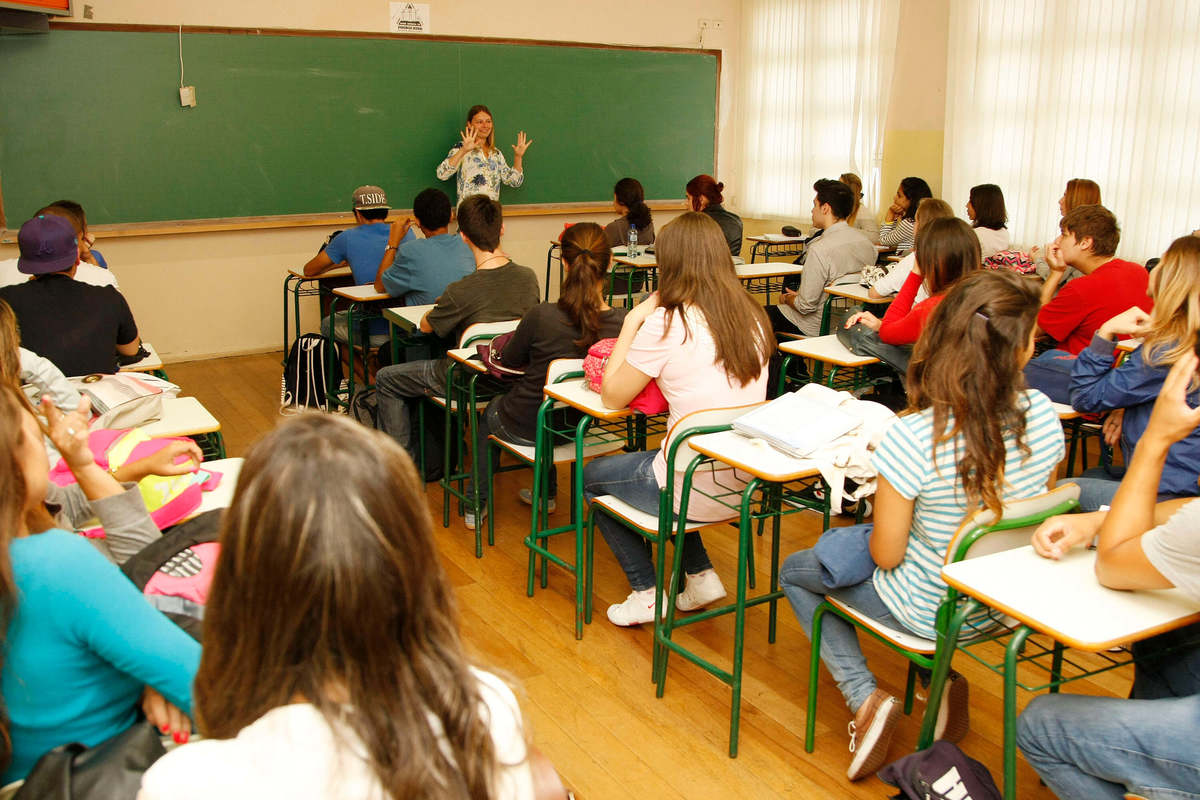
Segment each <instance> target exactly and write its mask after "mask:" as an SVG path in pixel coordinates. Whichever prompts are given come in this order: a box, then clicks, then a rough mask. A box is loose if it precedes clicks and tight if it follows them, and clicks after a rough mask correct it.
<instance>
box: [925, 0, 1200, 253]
mask: <svg viewBox="0 0 1200 800" xmlns="http://www.w3.org/2000/svg"><path fill="white" fill-rule="evenodd" d="M1198 42H1200V3H1197V2H1195V0H1146V2H1140V3H1131V2H1126V0H955V1H954V2H953V3H951V18H950V43H949V63H948V73H949V79H948V85H947V92H946V140H945V156H944V176H943V179H944V180H943V184H944V186H945V187H946V188H945V194H946V196H947V199H948V200H950V202H951V204H952V205H953V206H954V207H955V208H956V209H957V208H961V207H962V205H963V204H965V202H966V199H967V194H968V192H969V190H970V187H971V186H973V185H975V184H979V183H996V184H999V185H1000V187H1001V188H1002V189H1003V190H1004V195H1005V199H1006V201H1007V205H1008V210H1009V230H1010V231H1011V232H1012V238H1013V241H1014V242H1016V243H1022V244H1028V245H1032V244H1042V243H1045V242H1047V241H1049V240H1051V239H1052V238H1053V237H1054V236H1056V235H1057V233H1058V220H1059V211H1058V199H1059V197H1061V196H1062V193H1063V189H1064V188H1065V186H1066V182H1067V181H1068V180H1069V179H1071V178H1089V179H1091V180H1094V181H1096V182H1097V183H1098V184H1099V185H1100V190H1101V197H1102V200H1103V203H1104V205H1105V206H1106V207H1108V208H1109V209H1111V210H1112V211H1113V213H1115V214H1116V215H1117V219H1118V220H1119V221H1120V224H1121V230H1122V234H1121V245H1120V247H1119V248H1118V251H1117V252H1118V254H1119V255H1121V256H1122V257H1124V258H1128V259H1131V260H1137V261H1144V260H1145V259H1147V258H1149V257H1151V256H1156V255H1159V254H1161V253H1162V252H1163V250H1165V249H1166V247H1167V245H1169V244H1170V243H1171V241H1172V240H1173V239H1175V238H1176V237H1178V236H1182V235H1185V234H1187V233H1190V232H1191V231H1192V230H1193V229H1194V228H1197V227H1200V181H1197V158H1198V152H1200V148H1198V147H1197V144H1196V138H1197V132H1198V131H1200V47H1197V43H1198Z"/></svg>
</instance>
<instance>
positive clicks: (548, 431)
mask: <svg viewBox="0 0 1200 800" xmlns="http://www.w3.org/2000/svg"><path fill="white" fill-rule="evenodd" d="M583 375H584V373H583V359H581V358H561V359H556V360H555V361H552V362H550V366H549V368H548V369H547V371H546V385H547V386H550V385H552V384H556V383H561V382H563V381H567V380H576V379H580V378H582V377H583ZM564 407H565V404H563V403H561V402H559V401H555V400H554V399H553V398H549V397H548V398H546V399H545V400H543V401H542V404H541V406H540V407H539V408H538V415H537V437H536V440H535V443H534V444H533V445H532V446H530V445H519V444H514V443H512V442H509V441H505V440H504V439H501V438H499V437H498V436H494V435H493V436H489V437H488V439H489V447H490V448H491V449H494V450H496V451H499V452H504V453H508V454H509V455H511V456H513V457H515V458H516V459H517V463H516V464H515V465H511V466H507V467H498V468H497V467H495V466H494V463H493V459H492V458H489V459H488V460H487V471H488V477H487V480H488V513H487V518H488V541H489V542H491V541H493V540H494V536H495V527H494V526H495V521H494V520H495V514H494V513H493V512H494V510H495V509H494V508H493V505H494V499H493V498H494V497H495V494H494V492H493V478H494V477H495V475H494V473H495V472H507V471H509V470H513V469H524V468H532V469H533V489H532V497H533V508H532V510H531V513H530V523H529V535H528V536H527V537H526V538H525V546H526V547H527V548H529V582H528V586H527V589H526V592H527V594H528V595H529V596H530V597H533V593H534V576H535V573H536V572H537V562H538V561H539V560H540V562H541V564H542V581H541V583H542V587H543V588H544V587H545V586H546V585H547V575H546V564H547V562H549V563H553V564H555V565H556V566H558V567H561V568H562V569H564V570H565V571H566V572H567V573H568V574H570V575H572V576H574V579H575V638H576V639H582V638H583V617H584V613H583V612H584V591H583V590H584V569H583V565H584V554H583V543H584V540H583V537H581V536H578V535H575V536H574V537H573V538H574V540H575V541H574V552H575V559H574V562H570V561H567V560H566V559H565V558H564V557H562V556H559V555H557V554H555V553H554V552H552V551H551V550H550V540H551V539H552V538H553V537H556V536H559V535H561V534H568V533H570V534H577V532H578V526H577V524H576V515H577V514H578V513H579V508H578V504H577V502H576V498H575V491H574V489H575V487H576V485H577V484H579V485H582V484H581V482H580V477H581V476H580V473H579V470H580V469H581V461H580V459H585V458H592V457H594V456H598V455H604V454H606V453H612V452H614V451H616V450H620V449H621V448H622V447H624V446H626V445H628V444H630V441H629V437H628V435H627V431H628V429H627V428H626V427H625V426H623V425H622V426H620V429H619V431H618V430H616V429H614V428H611V427H603V426H601V427H596V428H592V427H591V426H590V425H589V429H588V430H587V431H586V432H585V436H584V437H583V438H582V439H580V440H579V445H578V446H576V442H575V441H573V440H565V436H564V434H565V433H566V431H558V430H556V429H555V428H556V426H555V424H554V423H553V422H552V416H553V415H554V413H555V412H556V411H560V410H561V409H563V408H564ZM581 422H583V420H581ZM572 427H573V426H572ZM568 463H569V464H570V465H571V487H572V491H571V522H570V523H569V524H567V525H560V526H557V527H553V528H551V527H549V508H548V506H549V500H550V498H549V492H548V491H547V486H548V483H549V471H550V470H552V469H555V468H556V467H557V466H558V465H559V464H568Z"/></svg>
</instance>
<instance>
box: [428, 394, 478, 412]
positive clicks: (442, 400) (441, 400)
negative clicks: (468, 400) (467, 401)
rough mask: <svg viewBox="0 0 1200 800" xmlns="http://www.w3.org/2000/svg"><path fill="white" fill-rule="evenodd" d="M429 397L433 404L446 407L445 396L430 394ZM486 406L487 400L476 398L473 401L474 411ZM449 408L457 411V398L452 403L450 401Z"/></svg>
mask: <svg viewBox="0 0 1200 800" xmlns="http://www.w3.org/2000/svg"><path fill="white" fill-rule="evenodd" d="M429 399H430V400H432V401H433V402H434V404H435V405H438V406H441V407H442V408H445V407H446V398H444V397H441V396H440V395H431V396H430V397H429ZM487 406H488V401H487V400H476V401H475V410H476V411H483V410H484V409H486V408H487ZM450 410H451V411H454V412H457V411H458V401H457V400H455V401H454V402H453V403H450Z"/></svg>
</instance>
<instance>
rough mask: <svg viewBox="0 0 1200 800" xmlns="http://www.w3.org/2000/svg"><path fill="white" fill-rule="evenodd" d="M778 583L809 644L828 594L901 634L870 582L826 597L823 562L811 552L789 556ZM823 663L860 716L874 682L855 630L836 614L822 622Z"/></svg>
mask: <svg viewBox="0 0 1200 800" xmlns="http://www.w3.org/2000/svg"><path fill="white" fill-rule="evenodd" d="M779 582H780V584H781V587H782V589H783V593H784V594H786V595H787V599H788V602H790V603H791V604H792V610H793V611H794V612H796V617H797V619H799V620H800V627H801V628H803V629H804V632H805V633H806V634H807V635H808V637H809V638H810V639H811V638H812V619H813V612H814V611H816V610H817V606H818V605H820V604H821V602H822V601H823V600H824V599H825V597H826V595H827V594H828V596H830V597H836V598H838V599H839V600H844V601H845V602H846V603H848V604H850V605H852V606H854V608H856V609H858V610H859V611H860V612H862V613H863V614H865V615H867V616H868V617H870V618H871V619H874V620H878V621H879V622H881V623H883V624H884V625H887V626H888V627H892V628H898V629H900V630H904V626H903V625H902V624H901V623H900V621H899V620H897V619H896V618H895V617H893V616H892V612H891V611H889V610H888V607H887V606H886V605H885V604H884V602H883V599H882V598H881V597H880V596H879V593H878V592H877V591H875V584H874V582H873V581H872V580H866V581H863V582H862V583H859V584H856V585H854V586H845V587H842V588H840V589H834V590H832V591H828V592H827V591H826V589H825V586H824V584H823V583H822V582H821V562H820V561H818V560H817V554H816V552H815V551H813V550H811V549H810V550H801V551H799V552H796V553H792V554H791V555H790V556H788V557H787V558H786V559H784V561H783V567H782V568H781V569H780V570H779ZM821 661H823V662H825V666H826V667H827V668H828V669H829V673H830V674H831V675H833V679H834V680H835V681H836V682H837V685H838V689H839V690H840V691H841V693H842V697H844V698H845V699H846V705H847V706H849V707H850V711H851V712H856V711H858V707H859V706H861V705H862V704H863V703H864V702H866V699H867V698H868V697H870V696H871V692H873V691H875V685H876V684H875V676H874V675H873V674H871V670H870V669H868V668H867V659H866V658H865V657H864V656H863V654H862V649H861V648H860V647H859V646H858V633H857V632H856V631H855V630H854V626H853V625H851V624H850V623H849V622H846V621H845V620H844V619H842V618H841V617H839V616H837V615H836V614H826V615H825V617H824V619H823V620H822V621H821Z"/></svg>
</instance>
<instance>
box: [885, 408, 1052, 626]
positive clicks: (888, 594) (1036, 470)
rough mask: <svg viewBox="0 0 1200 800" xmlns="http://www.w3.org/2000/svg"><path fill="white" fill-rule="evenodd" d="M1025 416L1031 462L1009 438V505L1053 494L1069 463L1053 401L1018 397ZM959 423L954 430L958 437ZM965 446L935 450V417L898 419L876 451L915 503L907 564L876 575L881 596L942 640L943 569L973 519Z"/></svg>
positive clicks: (958, 441)
mask: <svg viewBox="0 0 1200 800" xmlns="http://www.w3.org/2000/svg"><path fill="white" fill-rule="evenodd" d="M1018 402H1019V403H1021V404H1022V405H1023V406H1024V408H1025V409H1026V410H1025V436H1024V444H1025V445H1026V446H1027V447H1028V448H1029V455H1028V457H1026V456H1025V454H1024V453H1022V452H1021V450H1020V449H1019V448H1018V447H1017V446H1016V440H1015V437H1013V436H1012V435H1011V434H1005V437H1004V446H1005V458H1004V488H1003V491H1001V493H1000V496H1001V499H1003V500H1009V499H1012V500H1019V499H1023V498H1027V497H1034V496H1036V495H1039V494H1041V493H1042V492H1044V491H1046V484H1047V482H1048V480H1049V478H1050V475H1051V474H1052V473H1053V472H1054V470H1056V469H1057V468H1058V462H1059V461H1061V460H1062V457H1063V450H1064V446H1063V433H1062V424H1061V423H1060V422H1059V420H1058V414H1057V413H1055V411H1054V406H1052V405H1051V404H1050V400H1049V398H1047V397H1046V395H1044V394H1042V393H1041V392H1039V391H1036V390H1033V389H1026V390H1025V391H1024V392H1022V393H1021V396H1020V397H1019V398H1018ZM953 426H954V421H953V420H952V419H951V420H950V421H949V422H948V424H947V430H952V429H953ZM962 455H963V439H962V436H961V435H956V436H954V437H953V438H951V439H945V440H943V441H941V442H938V444H937V446H936V447H935V446H934V443H933V410H932V409H925V410H924V411H921V412H918V413H916V414H909V415H907V416H903V417H901V418H900V419H898V420H896V422H895V424H894V425H892V427H891V428H889V429H888V432H887V433H886V434H885V435H884V437H883V441H882V442H880V443H879V447H878V448H877V449H876V450H875V454H874V462H875V467H876V468H877V469H878V470H879V474H880V476H882V477H884V478H886V479H887V482H888V483H890V484H891V485H892V487H893V488H894V489H895V490H896V491H897V492H899V493H900V494H901V495H902V496H903V497H905V498H907V499H909V500H914V501H915V502H914V503H913V516H912V528H911V529H910V530H909V533H908V548H907V549H906V550H905V551H904V560H903V561H901V562H900V565H899V566H897V567H895V568H893V569H883V568H882V567H877V568H876V569H875V576H874V581H875V590H876V591H878V592H879V596H880V597H881V598H882V599H883V602H884V603H885V604H886V605H887V607H888V610H889V611H891V612H892V615H893V616H895V617H896V619H898V620H900V622H902V623H903V624H904V627H906V628H908V629H909V630H910V631H912V632H913V633H916V634H918V635H919V636H924V637H926V638H930V639H932V638H934V637H935V636H936V629H935V623H936V618H937V609H938V605H939V604H940V603H941V602H942V599H943V598H944V597H945V595H946V584H945V582H944V581H943V580H942V574H941V573H942V562H943V560H944V558H945V555H946V548H947V547H948V546H949V545H950V540H951V539H952V538H954V532H955V531H956V530H957V529H958V526H959V525H960V524H961V523H962V521H963V519H964V518H965V517H966V515H967V514H969V513H971V512H972V511H974V509H972V508H968V507H967V497H966V494H965V493H964V492H963V490H962V487H961V486H960V485H959V483H958V461H959V459H960V458H961V457H962Z"/></svg>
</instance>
